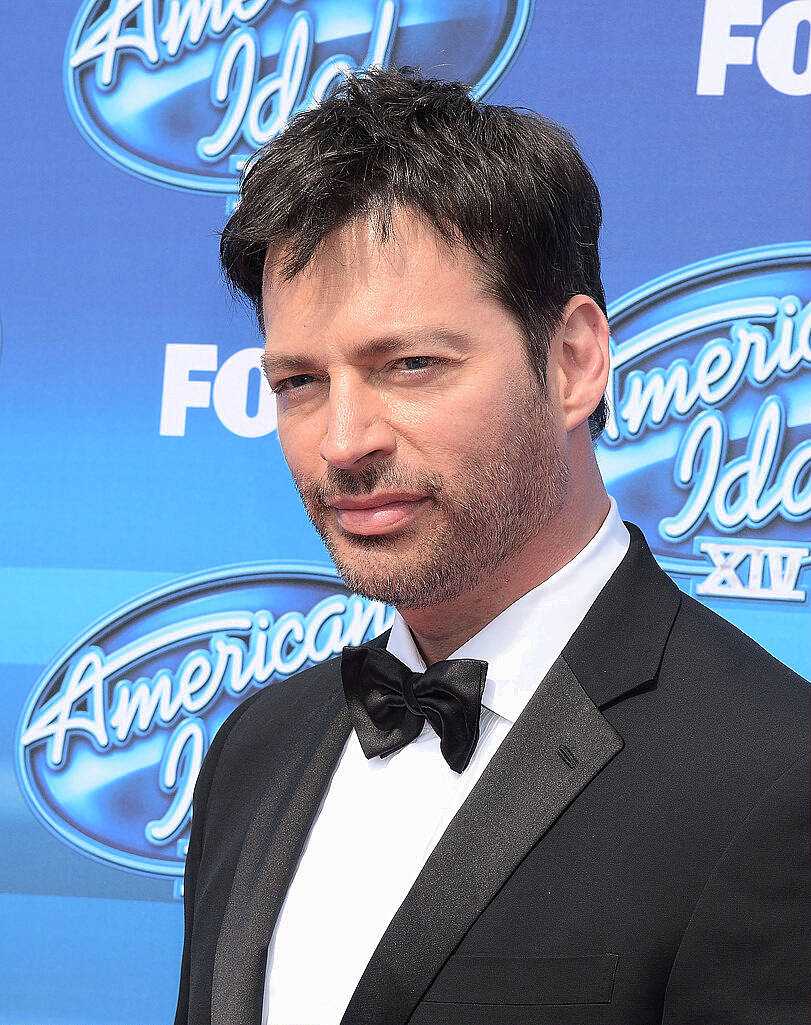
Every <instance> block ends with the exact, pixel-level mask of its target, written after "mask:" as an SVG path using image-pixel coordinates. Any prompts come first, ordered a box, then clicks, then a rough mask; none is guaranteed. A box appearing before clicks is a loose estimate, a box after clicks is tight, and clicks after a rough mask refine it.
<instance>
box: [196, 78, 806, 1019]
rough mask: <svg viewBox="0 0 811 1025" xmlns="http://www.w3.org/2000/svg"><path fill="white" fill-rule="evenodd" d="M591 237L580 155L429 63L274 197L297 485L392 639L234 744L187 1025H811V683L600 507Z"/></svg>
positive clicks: (259, 289)
mask: <svg viewBox="0 0 811 1025" xmlns="http://www.w3.org/2000/svg"><path fill="white" fill-rule="evenodd" d="M599 224H600V202H599V196H598V193H597V189H596V186H595V185H594V182H593V180H592V178H591V176H590V174H589V172H588V170H587V169H586V167H585V165H584V164H583V162H582V160H581V158H580V157H579V155H578V153H577V150H576V148H575V146H574V144H573V143H572V141H571V139H570V138H569V137H568V135H567V134H566V133H565V132H564V131H563V130H562V129H560V128H558V127H557V126H555V125H553V124H551V123H549V122H546V121H544V120H543V119H541V118H537V117H534V116H531V115H529V114H519V113H517V112H515V111H512V110H510V109H508V108H500V107H490V106H486V105H483V104H478V103H475V102H473V101H472V100H470V99H469V97H468V96H467V94H466V92H465V90H464V89H463V88H462V87H461V86H459V85H454V84H450V85H449V84H442V83H438V82H433V81H427V80H423V79H420V78H419V77H417V76H416V75H415V74H413V73H409V72H403V73H396V72H384V71H373V72H369V73H366V74H363V75H360V76H358V77H356V78H354V79H352V80H350V81H349V82H348V83H347V84H346V85H345V86H344V87H342V88H341V89H340V90H339V91H338V92H337V93H336V94H334V95H333V96H332V97H331V98H329V99H327V100H326V101H325V102H324V103H323V105H322V106H321V107H320V108H319V109H317V110H314V111H311V112H308V113H306V114H303V115H299V116H298V117H297V118H295V119H294V120H293V122H292V123H291V125H290V126H289V127H288V129H287V130H286V132H285V133H283V134H282V136H281V137H280V138H278V139H277V140H275V141H274V142H272V143H271V144H269V146H267V147H266V148H265V150H264V151H262V152H261V153H260V154H259V155H258V157H257V158H256V160H255V162H254V163H253V166H252V167H251V169H250V170H249V172H248V174H247V176H246V177H245V180H244V183H243V188H242V194H241V201H240V205H239V206H238V208H237V210H236V212H235V213H234V215H233V216H232V218H231V220H230V221H229V223H228V225H227V226H226V228H225V231H224V234H223V239H222V250H221V255H222V260H223V266H224V269H225V271H226V274H227V275H228V277H229V279H230V281H231V283H232V284H233V285H234V286H235V287H236V288H237V289H238V290H240V291H241V292H243V293H244V294H245V295H247V296H248V298H249V299H250V300H251V302H252V303H253V304H254V306H255V309H256V311H257V313H258V316H259V322H260V325H261V327H262V330H263V332H264V336H265V340H266V348H265V355H264V369H265V372H266V375H267V378H268V381H269V383H270V386H271V387H272V388H273V390H274V392H275V393H276V396H277V402H278V433H279V440H280V443H281V445H282V449H283V451H284V454H285V458H286V460H287V462H288V465H289V467H290V470H291V472H292V474H293V477H294V479H295V481H296V484H297V487H298V489H299V491H300V493H301V496H302V499H303V501H304V504H305V506H306V508H307V511H308V513H309V515H310V517H311V518H312V521H313V523H314V524H315V526H316V528H317V529H318V531H319V532H320V534H321V536H322V537H323V539H324V541H325V543H326V544H327V546H328V548H329V550H330V552H331V554H332V556H333V558H334V560H335V563H336V565H337V566H338V568H339V570H340V572H341V574H342V575H343V577H344V579H345V580H346V582H347V584H348V585H349V586H350V587H351V588H353V589H354V590H356V591H358V592H360V593H363V594H366V595H369V596H372V597H374V598H379V599H382V600H384V601H386V602H389V603H390V604H392V605H393V606H394V607H395V608H396V610H397V614H396V617H395V621H394V625H393V627H392V629H391V631H390V633H388V634H387V635H384V636H383V637H381V638H378V639H376V640H375V641H373V642H372V643H371V644H370V645H367V646H364V647H362V648H360V649H353V650H350V649H347V650H346V651H345V652H344V654H343V656H342V657H341V658H340V659H336V660H333V661H330V662H327V663H324V664H322V665H319V666H316V667H313V668H310V669H308V670H306V671H305V672H302V673H300V674H297V675H296V676H294V677H293V678H290V679H288V680H285V681H281V682H277V683H274V684H273V685H272V686H270V687H268V688H267V689H266V690H264V691H260V692H259V693H257V694H256V695H254V696H253V697H251V698H250V699H248V700H247V701H246V702H244V703H243V704H242V705H241V706H240V707H239V708H238V709H237V710H236V712H234V713H233V715H232V716H231V718H230V719H229V720H227V722H226V723H225V724H224V726H223V727H222V729H221V730H220V731H219V733H218V734H217V736H216V738H215V739H214V742H213V744H212V747H211V750H210V752H209V754H208V757H207V759H206V762H205V764H204V766H203V769H202V772H201V774H200V778H199V781H198V784H197V789H196V792H195V804H194V819H193V828H192V835H191V840H190V844H189V852H188V861H187V869H186V890H185V902H186V935H185V948H184V955H183V964H182V977H181V988H180V998H179V1003H178V1011H177V1017H176V1023H178V1025H179V1023H184V1025H204V1023H208V1022H213V1023H216V1025H248V1023H254V1022H261V1023H263V1025H305V1023H308V1025H333V1023H336V1025H337V1023H338V1022H343V1023H344V1025H399V1023H404V1022H409V1023H412V1025H451V1023H453V1025H457V1023H458V1025H463V1023H464V1025H477V1023H480V1025H484V1023H487V1025H499V1023H500V1025H519V1023H521V1025H530V1023H532V1025H543V1023H548V1025H575V1023H577V1025H597V1023H615V1025H652V1023H654V1022H656V1023H658V1022H662V1023H664V1025H699V1023H701V1025H791V1023H794V1022H800V1021H803V1022H804V1021H805V1020H806V1013H807V1006H806V1004H807V1001H806V990H807V985H806V978H805V976H806V966H805V964H804V955H805V954H806V953H807V949H806V945H807V944H806V941H807V933H806V928H805V925H804V909H803V906H802V898H801V893H800V890H801V889H803V890H807V873H806V870H805V853H806V843H807V828H808V827H807V825H805V823H804V814H805V813H806V812H807V804H808V799H807V779H808V767H807V761H808V755H807V741H806V738H805V733H806V725H805V723H804V721H803V719H804V709H805V703H806V701H807V690H806V685H805V682H804V681H803V680H801V679H800V678H799V677H797V676H796V675H795V674H794V673H792V672H791V671H790V670H789V669H787V668H786V667H785V666H783V665H782V664H780V663H779V662H777V661H776V660H775V659H773V658H772V657H771V656H769V655H768V654H767V653H766V652H764V651H763V650H762V649H761V648H759V647H758V646H757V645H756V644H755V643H754V642H753V641H752V640H750V639H749V638H748V637H746V636H745V635H743V634H742V633H740V632H739V631H738V630H737V629H735V628H734V627H732V626H731V625H729V624H728V623H726V622H725V621H723V620H722V619H720V618H718V617H717V616H715V615H714V614H713V613H712V612H710V611H708V610H707V609H706V608H704V607H703V606H702V605H700V604H699V603H697V602H696V601H694V600H693V599H691V598H689V597H688V596H686V595H684V594H682V593H681V592H680V591H679V590H678V588H677V587H676V586H675V585H674V584H673V583H672V582H671V581H670V579H669V577H667V575H666V574H665V573H664V572H663V571H662V570H661V569H660V568H659V567H658V565H657V564H656V562H655V560H654V559H653V557H652V555H651V553H650V550H649V549H648V547H647V545H646V543H645V540H644V538H643V536H642V534H641V532H640V531H639V529H638V528H637V527H635V526H634V525H633V524H631V523H627V524H626V523H623V521H622V519H621V518H620V515H619V511H618V509H617V506H616V503H615V502H614V501H613V499H610V498H609V496H608V495H607V494H606V491H605V488H604V485H603V482H602V479H601V476H600V472H599V469H598V467H597V463H596V460H595V456H594V448H593V439H594V437H596V436H597V435H598V434H599V433H600V431H601V430H602V427H603V425H604V423H605V412H606V410H605V402H604V399H603V392H604V389H605V385H606V380H607V375H608V362H609V357H608V326H607V323H606V318H605V301H604V297H603V291H602V286H601V283H600V277H599V258H598V252H597V237H598V231H599ZM426 667H428V668H426Z"/></svg>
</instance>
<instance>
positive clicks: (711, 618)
mask: <svg viewBox="0 0 811 1025" xmlns="http://www.w3.org/2000/svg"><path fill="white" fill-rule="evenodd" d="M659 683H660V686H663V687H665V688H668V687H670V688H675V689H677V690H678V691H679V692H681V693H683V695H684V698H685V700H686V701H687V702H688V703H689V705H690V706H691V708H692V711H693V713H694V715H695V716H697V717H699V718H707V720H708V721H709V720H712V722H713V723H714V725H715V727H716V729H717V730H718V731H719V743H721V744H723V743H729V742H732V743H735V742H737V741H740V743H741V744H745V745H746V746H747V747H748V748H749V750H757V749H761V750H764V751H770V752H772V753H773V754H774V756H775V757H776V758H777V761H778V762H779V763H781V764H782V765H783V766H785V764H787V762H790V761H792V760H795V759H796V758H798V757H800V756H801V755H802V754H803V752H804V751H805V750H806V749H807V746H808V741H807V723H808V702H809V682H808V681H807V680H806V679H804V678H803V677H802V676H800V675H799V673H797V672H795V671H794V670H793V669H791V668H790V667H789V666H787V665H785V664H784V663H783V662H781V661H780V660H779V659H777V658H775V656H774V655H772V654H770V653H769V652H768V651H766V650H765V648H763V647H762V646H761V645H760V644H758V642H757V641H755V640H754V638H752V637H750V636H749V635H748V634H746V633H744V631H743V630H741V629H739V628H738V627H737V626H735V625H734V624H733V623H730V622H729V621H728V620H726V619H724V618H723V617H722V616H719V615H718V614H717V613H716V612H714V611H713V610H712V609H710V608H708V607H707V606H706V605H703V604H702V603H701V602H700V601H698V600H696V599H695V598H693V597H691V596H690V595H687V594H683V595H682V600H681V604H680V607H679V611H678V614H677V615H676V618H675V620H674V623H673V628H672V631H671V634H670V637H669V639H668V643H667V646H666V649H665V654H664V658H663V661H662V666H661V671H660V680H659ZM722 734H723V735H722ZM724 735H725V736H724ZM781 752H782V753H781Z"/></svg>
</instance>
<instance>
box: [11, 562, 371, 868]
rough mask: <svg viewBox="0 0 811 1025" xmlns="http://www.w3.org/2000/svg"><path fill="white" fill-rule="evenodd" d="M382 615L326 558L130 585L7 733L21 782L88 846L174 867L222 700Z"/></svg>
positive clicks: (359, 637) (308, 659)
mask: <svg viewBox="0 0 811 1025" xmlns="http://www.w3.org/2000/svg"><path fill="white" fill-rule="evenodd" d="M390 618H391V610H390V609H388V608H387V607H386V606H385V605H382V604H381V603H380V602H373V601H369V600H367V599H365V598H360V597H358V596H357V595H353V594H350V593H349V592H348V591H346V589H345V588H344V586H343V584H342V582H341V581H340V579H339V578H338V577H337V576H336V574H335V573H334V572H333V571H330V570H328V569H319V568H314V567H306V566H300V565H296V566H292V565H281V564H280V565H275V564H271V565H248V566H237V567H233V568H229V569H224V570H216V571H212V572H210V573H206V574H203V575H200V576H195V577H190V578H186V579H183V580H179V581H177V582H176V583H173V584H170V585H168V586H166V587H163V588H161V589H159V590H157V591H153V592H150V593H149V594H147V595H144V596H142V597H140V598H137V599H135V600H134V601H132V602H130V603H129V604H127V605H126V606H124V607H122V608H121V609H118V610H116V611H115V612H113V613H111V614H110V615H109V616H107V617H105V618H104V619H102V620H101V621H99V622H98V623H96V624H94V625H93V626H92V627H90V628H89V629H88V630H87V631H86V633H84V634H83V635H82V636H81V637H79V638H77V639H76V640H75V641H74V642H73V643H71V644H70V645H68V647H67V648H66V649H65V650H64V651H63V652H61V653H60V654H59V655H58V656H57V657H56V658H55V659H54V661H53V662H52V663H51V665H49V666H48V667H47V669H46V670H45V672H44V673H43V675H42V677H41V678H40V680H39V681H38V682H37V684H36V686H35V687H34V690H33V692H32V694H31V696H30V698H29V700H28V703H27V704H26V707H25V709H24V710H23V714H22V717H21V719H20V723H19V728H18V732H17V742H16V745H15V746H16V751H17V775H18V778H19V782H20V786H21V789H22V791H23V793H24V794H25V797H26V799H27V800H28V803H29V804H30V806H31V808H32V809H33V811H34V812H35V814H36V815H37V816H38V818H39V819H40V820H41V821H42V822H43V823H44V824H45V825H46V826H47V827H48V829H50V830H51V831H52V832H54V833H55V834H56V835H57V836H58V837H60V839H62V840H64V841H66V842H67V843H69V844H71V845H72V846H73V847H76V848H78V849H79V850H80V851H82V852H83V853H85V854H88V855H90V856H92V857H95V858H97V859H99V860H101V861H105V862H108V863H112V864H114V865H117V866H119V867H122V868H127V869H132V870H135V871H140V872H144V873H148V874H153V875H157V876H169V877H180V876H182V874H183V866H184V862H185V853H186V845H187V843H188V826H189V816H190V811H191V798H192V791H193V788H194V783H195V780H196V779H197V774H198V772H199V769H200V765H201V763H202V760H203V756H204V755H205V753H206V751H207V750H208V746H209V743H210V741H211V739H212V738H213V736H214V734H215V733H216V732H217V730H218V728H219V727H220V725H221V724H222V722H223V721H224V720H225V718H226V717H227V715H228V714H229V712H231V711H232V710H233V709H234V708H236V706H237V705H238V704H239V703H240V702H241V701H243V700H244V699H245V698H246V697H248V696H249V695H250V694H252V693H254V692H255V691H256V690H257V689H258V688H262V687H266V686H269V685H272V684H273V682H274V681H276V680H279V679H282V678H285V677H287V676H290V675H291V674H292V673H296V672H298V671H299V670H301V669H305V668H307V667H308V666H311V665H315V664H317V663H319V662H323V661H324V660H326V659H328V658H332V657H334V656H335V655H338V654H339V653H340V652H341V649H342V648H343V647H344V645H346V644H353V645H356V644H360V643H362V642H363V641H364V640H368V639H369V638H371V637H374V636H376V635H377V634H379V633H381V632H382V631H383V630H385V629H387V628H388V626H389V625H390Z"/></svg>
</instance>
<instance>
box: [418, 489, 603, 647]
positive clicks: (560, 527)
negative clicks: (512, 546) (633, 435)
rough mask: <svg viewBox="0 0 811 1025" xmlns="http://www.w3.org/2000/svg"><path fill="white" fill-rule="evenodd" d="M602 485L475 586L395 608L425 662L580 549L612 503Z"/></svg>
mask: <svg viewBox="0 0 811 1025" xmlns="http://www.w3.org/2000/svg"><path fill="white" fill-rule="evenodd" d="M600 485H601V486H600V488H599V491H598V493H597V494H594V495H592V496H590V501H589V502H588V504H587V505H584V504H582V503H580V502H576V501H574V500H570V501H567V503H566V504H565V505H564V506H563V507H562V508H561V509H560V511H559V512H558V513H557V514H556V515H555V516H554V517H553V518H552V519H551V520H549V522H548V523H547V524H545V526H544V528H543V530H542V531H540V532H539V533H538V534H537V535H536V536H535V537H533V538H531V539H530V540H529V541H528V542H527V543H526V544H525V545H522V546H521V548H520V549H518V550H517V551H515V552H514V553H513V554H512V555H511V556H510V557H509V558H508V559H506V560H504V562H502V563H501V564H500V565H499V566H498V567H493V569H492V571H491V572H490V573H488V575H487V577H486V579H484V580H482V581H481V582H480V583H479V584H478V585H477V586H476V587H474V588H472V589H471V590H468V591H464V592H463V593H462V594H460V595H458V596H457V597H455V598H453V599H451V600H450V601H447V602H443V603H442V604H440V605H432V606H430V607H428V608H421V609H401V610H399V611H400V614H401V615H402V617H403V619H404V620H405V622H406V623H407V624H408V627H409V629H410V630H411V633H412V634H413V636H414V640H415V642H416V644H417V647H418V648H419V650H420V654H421V655H422V657H423V659H424V660H425V664H426V665H433V663H434V662H441V661H442V660H443V659H446V658H447V657H448V656H449V655H451V654H453V652H454V651H456V650H457V649H459V648H460V647H461V646H462V645H463V644H464V643H465V641H469V640H470V638H471V637H474V636H475V635H476V634H477V633H478V632H479V631H480V630H482V629H483V628H484V627H485V626H487V624H488V623H490V622H492V621H493V620H494V619H495V618H496V616H498V615H500V614H501V613H502V612H503V611H504V610H505V609H506V608H508V607H509V606H510V605H512V603H513V602H515V601H517V600H518V599H519V598H521V597H523V596H524V595H525V594H527V593H528V592H529V591H531V590H532V589H533V588H534V587H537V586H538V585H539V584H542V583H543V582H544V581H545V580H548V579H549V577H551V576H552V575H553V574H555V573H557V572H558V570H560V569H562V568H563V567H564V566H565V565H566V564H567V563H569V562H571V561H572V559H573V558H574V557H575V556H576V555H578V554H579V553H580V552H582V551H583V549H584V548H585V547H586V545H587V544H588V543H589V541H591V539H592V538H593V537H594V535H595V534H596V533H597V531H598V530H599V529H600V527H601V526H602V524H603V522H604V521H605V518H606V516H607V515H608V510H609V508H610V503H609V499H608V495H607V494H606V492H605V488H604V487H602V481H601V482H600Z"/></svg>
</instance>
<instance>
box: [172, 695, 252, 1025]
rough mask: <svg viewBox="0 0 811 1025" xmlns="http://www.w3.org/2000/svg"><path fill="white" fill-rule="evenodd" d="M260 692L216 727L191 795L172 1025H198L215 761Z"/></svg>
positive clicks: (239, 706) (244, 702) (216, 761)
mask: <svg viewBox="0 0 811 1025" xmlns="http://www.w3.org/2000/svg"><path fill="white" fill-rule="evenodd" d="M259 694H261V691H260V692H259V693H257V694H254V695H253V696H252V697H250V698H248V699H247V700H246V701H243V702H242V704H241V705H238V706H237V707H236V708H235V709H234V711H233V712H232V713H231V714H230V715H229V717H228V718H227V719H226V720H225V722H224V723H223V724H222V726H221V727H220V728H219V730H217V733H216V735H215V736H214V739H213V741H212V742H211V747H210V748H209V749H208V752H207V753H206V756H205V758H204V759H203V764H202V766H201V767H200V773H199V775H198V777H197V782H196V783H195V786H194V796H193V798H192V817H191V832H190V835H189V847H188V850H187V852H186V868H185V873H184V876H183V914H184V921H185V926H184V935H183V958H182V960H181V963H180V988H179V992H178V998H177V1010H176V1012H175V1025H200V1023H198V1022H190V1021H189V998H190V993H191V986H192V979H193V975H194V970H193V965H192V939H193V933H194V908H195V898H196V890H197V876H198V871H199V868H200V861H201V858H202V855H203V848H204V836H205V814H206V805H207V803H208V795H209V793H210V791H211V785H212V782H213V780H214V776H215V774H216V771H217V763H218V761H219V757H220V754H221V752H222V749H223V747H225V742H226V740H227V739H228V736H229V734H230V733H231V730H232V729H233V728H234V726H235V725H236V723H237V722H238V720H239V719H240V718H241V717H242V715H243V714H244V713H245V712H246V711H247V709H248V707H249V705H251V703H252V702H253V701H254V699H255V698H257V697H259Z"/></svg>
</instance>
